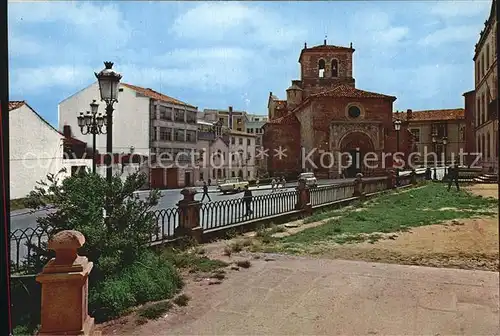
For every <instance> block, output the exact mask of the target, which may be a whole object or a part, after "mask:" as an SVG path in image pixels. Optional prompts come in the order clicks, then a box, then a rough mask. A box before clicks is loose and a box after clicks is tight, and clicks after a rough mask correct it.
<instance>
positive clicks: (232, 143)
mask: <svg viewBox="0 0 500 336" xmlns="http://www.w3.org/2000/svg"><path fill="white" fill-rule="evenodd" d="M235 143H236V141H235V140H234V137H231V145H234V144H235Z"/></svg>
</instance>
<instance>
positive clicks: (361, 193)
mask: <svg viewBox="0 0 500 336" xmlns="http://www.w3.org/2000/svg"><path fill="white" fill-rule="evenodd" d="M353 196H354V197H360V198H361V199H363V198H365V185H364V182H363V174H361V173H357V174H356V179H355V180H354V194H353Z"/></svg>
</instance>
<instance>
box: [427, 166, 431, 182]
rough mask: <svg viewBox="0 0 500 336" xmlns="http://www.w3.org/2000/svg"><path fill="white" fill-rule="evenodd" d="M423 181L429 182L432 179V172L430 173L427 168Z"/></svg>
mask: <svg viewBox="0 0 500 336" xmlns="http://www.w3.org/2000/svg"><path fill="white" fill-rule="evenodd" d="M425 179H426V180H427V181H429V180H431V179H432V172H431V168H429V167H427V168H426V169H425Z"/></svg>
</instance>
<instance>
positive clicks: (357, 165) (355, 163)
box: [347, 149, 363, 178]
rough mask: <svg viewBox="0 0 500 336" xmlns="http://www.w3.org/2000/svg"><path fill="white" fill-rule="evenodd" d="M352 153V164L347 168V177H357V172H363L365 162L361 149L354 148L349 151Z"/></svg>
mask: <svg viewBox="0 0 500 336" xmlns="http://www.w3.org/2000/svg"><path fill="white" fill-rule="evenodd" d="M349 154H350V155H351V158H350V163H351V164H350V166H349V167H348V168H347V177H349V178H353V177H356V174H357V173H360V172H361V166H362V163H363V159H362V157H363V156H362V155H361V152H360V151H359V149H352V150H350V151H349Z"/></svg>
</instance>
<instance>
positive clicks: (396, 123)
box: [394, 119, 401, 186]
mask: <svg viewBox="0 0 500 336" xmlns="http://www.w3.org/2000/svg"><path fill="white" fill-rule="evenodd" d="M394 129H395V130H396V151H397V152H398V153H399V131H401V120H399V119H398V120H395V121H394ZM396 185H397V186H399V166H398V167H397V168H396Z"/></svg>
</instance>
